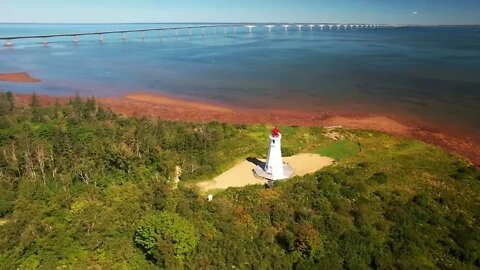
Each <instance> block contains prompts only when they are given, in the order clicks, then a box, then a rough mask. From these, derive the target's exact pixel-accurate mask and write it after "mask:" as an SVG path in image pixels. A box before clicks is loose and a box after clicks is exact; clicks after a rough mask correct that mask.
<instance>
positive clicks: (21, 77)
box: [0, 72, 40, 83]
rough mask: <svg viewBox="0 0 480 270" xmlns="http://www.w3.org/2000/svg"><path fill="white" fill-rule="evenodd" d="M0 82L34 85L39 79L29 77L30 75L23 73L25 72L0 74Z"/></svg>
mask: <svg viewBox="0 0 480 270" xmlns="http://www.w3.org/2000/svg"><path fill="white" fill-rule="evenodd" d="M0 81H3V82H16V83H36V82H40V80H39V79H36V78H33V77H30V75H28V73H25V72H17V73H0Z"/></svg>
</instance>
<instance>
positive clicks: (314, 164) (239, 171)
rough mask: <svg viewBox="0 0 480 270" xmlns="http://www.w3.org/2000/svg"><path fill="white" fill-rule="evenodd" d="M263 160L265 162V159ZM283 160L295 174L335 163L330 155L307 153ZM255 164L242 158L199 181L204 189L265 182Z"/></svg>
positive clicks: (305, 172) (309, 171)
mask: <svg viewBox="0 0 480 270" xmlns="http://www.w3.org/2000/svg"><path fill="white" fill-rule="evenodd" d="M261 161H262V162H264V161H265V160H261ZM283 161H284V162H286V163H288V164H290V165H291V166H292V167H293V175H294V176H303V175H305V174H309V173H313V172H316V171H318V170H320V169H321V168H323V167H325V166H328V165H331V164H332V163H333V159H331V158H329V157H323V156H321V155H318V154H307V153H302V154H297V155H294V156H291V157H285V158H283ZM255 166H256V165H255V164H254V163H252V162H250V161H247V160H242V161H240V162H239V163H237V164H236V165H235V166H233V167H232V168H231V169H229V170H227V171H225V172H223V173H222V174H220V175H219V176H217V177H215V178H214V179H213V180H212V181H205V182H200V183H198V186H199V187H200V188H201V189H202V190H204V191H209V190H215V189H226V188H229V187H244V186H247V185H256V184H265V183H266V181H265V180H263V179H258V178H256V177H255V176H254V175H253V173H252V170H253V169H254V168H255Z"/></svg>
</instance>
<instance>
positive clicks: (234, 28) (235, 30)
mask: <svg viewBox="0 0 480 270" xmlns="http://www.w3.org/2000/svg"><path fill="white" fill-rule="evenodd" d="M233 33H234V34H236V33H237V27H236V26H234V27H233Z"/></svg>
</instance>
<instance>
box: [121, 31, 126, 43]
mask: <svg viewBox="0 0 480 270" xmlns="http://www.w3.org/2000/svg"><path fill="white" fill-rule="evenodd" d="M125 40H126V37H125V33H122V41H123V42H125Z"/></svg>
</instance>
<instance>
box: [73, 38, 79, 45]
mask: <svg viewBox="0 0 480 270" xmlns="http://www.w3.org/2000/svg"><path fill="white" fill-rule="evenodd" d="M73 43H74V44H75V46H76V45H77V44H78V36H73Z"/></svg>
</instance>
